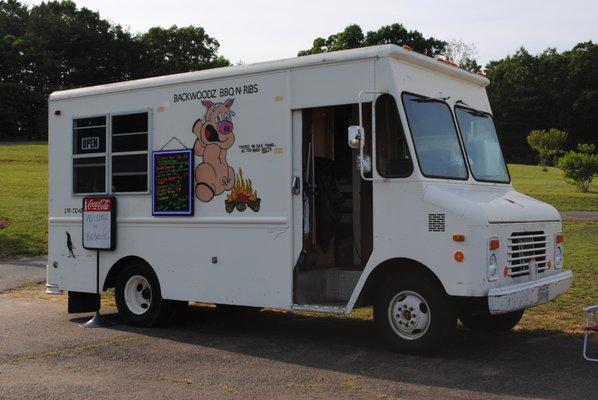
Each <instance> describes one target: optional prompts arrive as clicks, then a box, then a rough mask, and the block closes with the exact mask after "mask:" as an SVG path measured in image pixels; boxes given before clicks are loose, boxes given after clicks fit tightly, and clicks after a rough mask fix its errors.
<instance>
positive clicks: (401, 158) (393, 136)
mask: <svg viewBox="0 0 598 400" xmlns="http://www.w3.org/2000/svg"><path fill="white" fill-rule="evenodd" d="M376 164H377V165H376V167H377V168H378V173H379V174H380V175H381V176H383V177H385V178H404V177H407V176H409V175H411V173H412V172H413V162H412V161H411V156H410V154H409V148H408V147H407V142H406V141H405V132H404V131H403V125H402V124H401V120H400V117H399V111H398V109H397V103H396V102H395V99H394V97H393V96H391V95H390V94H383V95H381V96H380V97H378V99H377V100H376Z"/></svg>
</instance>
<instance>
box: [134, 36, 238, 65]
mask: <svg viewBox="0 0 598 400" xmlns="http://www.w3.org/2000/svg"><path fill="white" fill-rule="evenodd" d="M138 40H139V43H140V44H141V45H142V49H143V50H142V56H141V59H142V61H143V63H144V64H145V65H146V66H147V68H146V69H145V71H144V74H145V75H146V76H155V75H165V74H174V73H179V72H188V71H198V70H202V69H207V68H214V67H225V66H228V65H230V62H229V61H228V60H227V59H225V58H224V57H219V56H218V55H217V52H218V47H219V46H220V45H219V44H218V41H217V40H216V39H214V38H212V37H210V36H208V35H207V34H206V32H205V31H204V29H203V28H202V27H195V26H187V27H180V28H179V27H177V26H176V25H173V26H171V27H170V28H167V29H164V28H160V27H154V28H151V29H150V30H149V31H148V32H147V33H144V34H142V35H141V36H139V38H138Z"/></svg>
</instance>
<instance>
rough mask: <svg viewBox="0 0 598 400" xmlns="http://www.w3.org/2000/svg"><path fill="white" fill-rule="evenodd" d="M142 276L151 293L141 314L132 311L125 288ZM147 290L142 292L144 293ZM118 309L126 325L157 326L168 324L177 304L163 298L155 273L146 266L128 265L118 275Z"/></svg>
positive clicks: (116, 290)
mask: <svg viewBox="0 0 598 400" xmlns="http://www.w3.org/2000/svg"><path fill="white" fill-rule="evenodd" d="M134 276H141V277H143V278H145V280H146V281H147V282H148V283H149V289H151V291H150V292H149V293H150V294H149V295H148V296H149V297H148V298H147V303H144V304H146V305H147V306H146V307H145V308H146V310H145V311H144V312H143V313H141V314H138V313H135V312H133V311H131V309H130V308H129V306H128V305H127V302H126V300H125V287H126V285H127V282H128V281H129V279H131V278H132V277H134ZM144 290H146V289H143V290H141V291H140V292H143V291H144ZM115 297H116V307H117V308H118V313H119V314H120V316H121V318H122V319H123V320H124V322H125V323H127V324H129V325H135V326H155V325H159V324H162V323H164V322H166V321H167V320H168V319H169V318H170V317H171V315H172V313H173V311H174V308H175V302H174V301H171V300H165V299H163V298H162V294H161V291H160V284H159V282H158V278H157V277H156V274H155V273H154V271H153V270H152V269H151V268H150V267H149V266H148V265H146V264H142V263H135V264H129V265H127V266H126V267H125V268H124V269H123V270H122V271H121V272H120V274H119V275H118V277H117V279H116V288H115Z"/></svg>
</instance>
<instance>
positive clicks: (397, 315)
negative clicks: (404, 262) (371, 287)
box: [374, 274, 457, 354]
mask: <svg viewBox="0 0 598 400" xmlns="http://www.w3.org/2000/svg"><path fill="white" fill-rule="evenodd" d="M374 321H375V323H376V326H377V328H378V331H379V332H380V334H381V335H382V337H383V338H384V339H385V341H386V342H387V343H388V344H389V345H390V346H391V348H392V349H394V350H396V351H399V352H404V353H417V354H430V353H433V352H435V351H438V350H439V349H440V348H442V346H443V345H444V344H445V343H446V342H447V341H448V340H450V339H451V338H452V337H453V336H454V332H455V328H456V325H457V316H456V312H455V307H454V304H453V302H452V301H451V300H450V298H449V297H448V296H447V295H446V294H445V293H444V290H443V289H442V288H440V287H438V284H436V282H433V281H431V280H430V279H428V278H427V277H426V276H424V275H419V274H410V275H406V276H403V277H400V278H398V279H396V280H391V281H389V282H387V283H386V285H385V286H384V287H383V288H382V290H381V291H380V295H379V296H378V299H377V301H376V303H375V304H374Z"/></svg>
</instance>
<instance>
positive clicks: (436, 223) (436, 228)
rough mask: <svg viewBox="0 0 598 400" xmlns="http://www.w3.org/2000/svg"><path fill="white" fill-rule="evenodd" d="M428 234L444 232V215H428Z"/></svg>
mask: <svg viewBox="0 0 598 400" xmlns="http://www.w3.org/2000/svg"><path fill="white" fill-rule="evenodd" d="M428 232H444V214H428Z"/></svg>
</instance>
